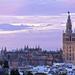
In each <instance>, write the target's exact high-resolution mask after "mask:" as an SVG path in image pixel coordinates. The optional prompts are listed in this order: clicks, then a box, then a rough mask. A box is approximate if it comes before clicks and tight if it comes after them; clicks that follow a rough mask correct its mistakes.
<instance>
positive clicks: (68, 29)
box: [66, 12, 72, 34]
mask: <svg viewBox="0 0 75 75" xmlns="http://www.w3.org/2000/svg"><path fill="white" fill-rule="evenodd" d="M66 33H68V34H71V33H72V23H71V19H70V12H68V19H67V23H66Z"/></svg>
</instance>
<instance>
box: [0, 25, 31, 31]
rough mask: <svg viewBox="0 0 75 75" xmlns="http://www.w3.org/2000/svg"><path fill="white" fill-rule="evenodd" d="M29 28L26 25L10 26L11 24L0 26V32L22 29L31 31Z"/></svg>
mask: <svg viewBox="0 0 75 75" xmlns="http://www.w3.org/2000/svg"><path fill="white" fill-rule="evenodd" d="M31 28H32V27H31V26H27V25H19V26H18V25H11V24H0V30H6V31H9V30H10V31H14V30H23V29H31Z"/></svg>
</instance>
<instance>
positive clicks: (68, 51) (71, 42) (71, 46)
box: [63, 12, 75, 64]
mask: <svg viewBox="0 0 75 75" xmlns="http://www.w3.org/2000/svg"><path fill="white" fill-rule="evenodd" d="M63 57H64V61H65V62H66V63H73V64H75V33H73V32H72V23H71V18H70V12H68V19H67V23H66V31H65V33H63Z"/></svg>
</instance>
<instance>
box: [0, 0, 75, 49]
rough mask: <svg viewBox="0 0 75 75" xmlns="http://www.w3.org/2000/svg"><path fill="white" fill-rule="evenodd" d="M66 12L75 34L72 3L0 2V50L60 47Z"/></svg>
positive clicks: (61, 0) (64, 0)
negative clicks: (24, 47) (69, 15)
mask: <svg viewBox="0 0 75 75" xmlns="http://www.w3.org/2000/svg"><path fill="white" fill-rule="evenodd" d="M68 11H70V12H71V19H72V24H73V29H74V31H75V0H0V48H2V47H5V46H6V47H7V48H8V49H9V50H11V49H13V48H21V47H23V46H24V45H29V46H30V47H35V46H37V45H40V47H42V48H43V49H47V50H51V49H52V50H56V49H59V48H62V33H63V31H64V30H65V26H66V21H67V12H68Z"/></svg>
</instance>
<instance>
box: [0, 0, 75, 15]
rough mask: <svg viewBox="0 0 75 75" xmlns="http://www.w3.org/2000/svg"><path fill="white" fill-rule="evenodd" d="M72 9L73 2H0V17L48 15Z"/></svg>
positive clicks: (74, 4) (62, 0)
mask: <svg viewBox="0 0 75 75" xmlns="http://www.w3.org/2000/svg"><path fill="white" fill-rule="evenodd" d="M74 8H75V0H72V1H70V0H0V14H1V15H50V14H59V13H64V12H67V11H68V10H69V11H71V12H75V10H74Z"/></svg>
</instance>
